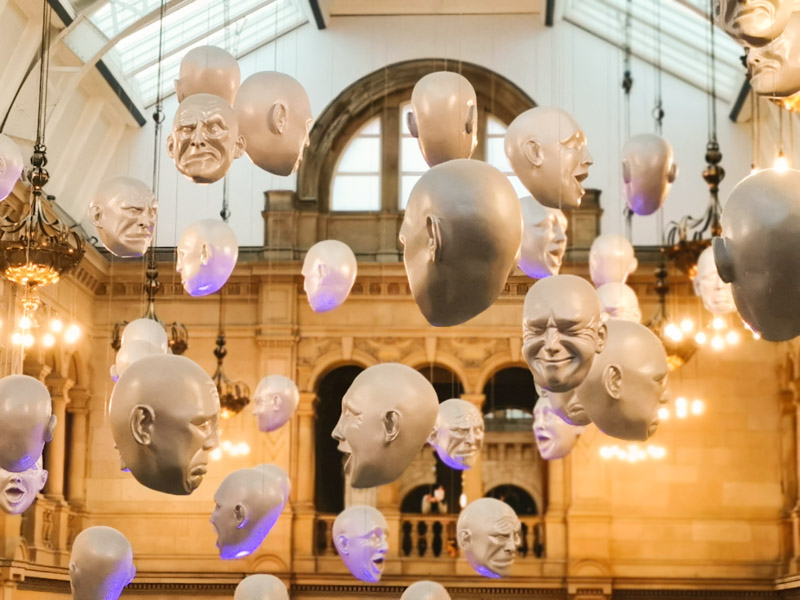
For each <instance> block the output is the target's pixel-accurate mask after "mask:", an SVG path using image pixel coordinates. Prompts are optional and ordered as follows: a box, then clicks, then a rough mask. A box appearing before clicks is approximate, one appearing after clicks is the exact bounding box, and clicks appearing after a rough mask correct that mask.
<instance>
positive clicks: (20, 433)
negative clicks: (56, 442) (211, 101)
mask: <svg viewBox="0 0 800 600" xmlns="http://www.w3.org/2000/svg"><path fill="white" fill-rule="evenodd" d="M55 427H56V416H55V415H54V414H53V402H52V400H51V399H50V392H48V391H47V388H46V387H45V385H44V384H43V383H42V382H41V381H39V380H38V379H34V378H33V377H29V376H28V375H6V376H5V377H3V378H2V379H0V468H2V469H5V470H6V471H11V472H12V473H21V472H23V471H27V470H28V469H30V468H31V467H33V466H34V465H35V464H36V461H37V460H39V458H40V457H41V456H42V450H44V445H45V443H46V442H50V441H52V439H53V431H54V430H55Z"/></svg>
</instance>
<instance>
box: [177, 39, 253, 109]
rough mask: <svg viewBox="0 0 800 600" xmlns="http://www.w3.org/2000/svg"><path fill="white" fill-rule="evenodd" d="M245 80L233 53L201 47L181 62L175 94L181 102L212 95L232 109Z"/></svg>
mask: <svg viewBox="0 0 800 600" xmlns="http://www.w3.org/2000/svg"><path fill="white" fill-rule="evenodd" d="M241 80H242V73H241V71H240V70H239V63H238V62H236V59H235V58H234V57H233V56H232V55H231V54H230V53H229V52H227V51H225V50H223V49H222V48H218V47H217V46H197V47H196V48H192V49H191V50H189V51H188V52H187V53H186V54H184V55H183V58H182V59H181V68H180V72H179V75H178V79H176V80H175V93H176V94H177V95H178V102H183V100H184V99H185V98H186V97H187V96H194V95H195V94H212V95H214V96H219V97H220V98H222V99H223V100H225V102H227V103H228V104H231V105H232V104H233V101H234V100H235V99H236V91H237V90H238V89H239V83H240V82H241Z"/></svg>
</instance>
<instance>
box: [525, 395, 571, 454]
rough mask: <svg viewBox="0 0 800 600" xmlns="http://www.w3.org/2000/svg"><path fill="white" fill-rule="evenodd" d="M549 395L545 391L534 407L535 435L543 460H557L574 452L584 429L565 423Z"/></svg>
mask: <svg viewBox="0 0 800 600" xmlns="http://www.w3.org/2000/svg"><path fill="white" fill-rule="evenodd" d="M548 393H549V392H547V391H546V390H544V393H543V394H542V395H541V396H540V397H539V399H538V400H537V401H536V405H535V406H534V407H533V435H534V437H535V438H536V446H537V447H538V448H539V454H541V455H542V458H543V459H545V460H555V459H557V458H564V457H565V456H566V455H567V454H569V453H570V452H571V451H572V448H574V447H575V442H577V441H578V436H579V435H580V434H581V433H583V427H576V426H575V425H571V424H569V423H567V422H566V421H564V420H563V419H562V418H561V417H560V416H559V415H558V413H557V412H556V410H555V409H554V408H553V405H552V404H550V398H549V397H548Z"/></svg>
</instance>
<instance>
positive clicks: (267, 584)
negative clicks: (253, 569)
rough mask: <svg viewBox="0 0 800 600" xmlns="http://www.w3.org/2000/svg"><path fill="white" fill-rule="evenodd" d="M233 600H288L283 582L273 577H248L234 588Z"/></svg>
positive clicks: (259, 575) (260, 574)
mask: <svg viewBox="0 0 800 600" xmlns="http://www.w3.org/2000/svg"><path fill="white" fill-rule="evenodd" d="M233 600H289V592H287V591H286V586H285V585H284V584H283V582H282V581H281V580H280V579H278V578H277V577H275V576H274V575H265V574H263V573H259V574H257V575H248V576H247V577H245V578H244V579H242V580H241V581H240V582H239V585H237V586H236V591H234V592H233Z"/></svg>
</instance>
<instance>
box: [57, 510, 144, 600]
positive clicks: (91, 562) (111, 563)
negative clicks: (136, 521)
mask: <svg viewBox="0 0 800 600" xmlns="http://www.w3.org/2000/svg"><path fill="white" fill-rule="evenodd" d="M135 575H136V567H134V566H133V549H132V548H131V544H130V542H129V541H128V540H127V538H126V537H125V536H124V535H122V534H121V533H120V532H119V531H117V530H116V529H114V528H112V527H105V526H103V525H99V526H95V527H89V528H87V529H84V530H83V531H81V532H80V533H79V534H78V535H77V536H75V541H74V542H73V544H72V552H71V554H70V556H69V578H70V587H71V588H72V598H73V600H117V598H119V596H120V594H121V593H122V590H123V588H125V586H126V585H128V584H129V583H130V582H131V581H132V580H133V578H134V576H135Z"/></svg>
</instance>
